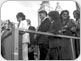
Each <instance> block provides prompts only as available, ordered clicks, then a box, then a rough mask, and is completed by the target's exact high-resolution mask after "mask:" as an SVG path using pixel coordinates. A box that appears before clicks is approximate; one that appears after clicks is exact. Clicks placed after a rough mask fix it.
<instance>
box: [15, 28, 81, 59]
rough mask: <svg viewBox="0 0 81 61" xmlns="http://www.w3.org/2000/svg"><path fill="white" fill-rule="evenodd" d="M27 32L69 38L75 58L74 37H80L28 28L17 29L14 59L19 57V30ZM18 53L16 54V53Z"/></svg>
mask: <svg viewBox="0 0 81 61" xmlns="http://www.w3.org/2000/svg"><path fill="white" fill-rule="evenodd" d="M23 30H24V32H26V33H34V34H41V35H47V36H53V37H55V36H57V37H62V38H69V39H70V43H71V48H72V54H73V59H75V51H74V46H73V39H80V37H74V36H67V35H57V34H52V33H48V32H40V31H32V30H26V29H15V36H16V37H15V45H14V46H15V47H14V59H16V60H17V59H18V55H19V54H18V49H19V48H18V41H19V39H18V37H19V35H18V34H19V31H23ZM15 53H16V54H15Z"/></svg>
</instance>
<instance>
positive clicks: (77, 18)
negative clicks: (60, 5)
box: [73, 10, 80, 58]
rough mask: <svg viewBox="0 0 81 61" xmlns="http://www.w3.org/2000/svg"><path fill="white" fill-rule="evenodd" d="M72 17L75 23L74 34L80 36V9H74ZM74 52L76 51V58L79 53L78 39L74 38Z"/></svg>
mask: <svg viewBox="0 0 81 61" xmlns="http://www.w3.org/2000/svg"><path fill="white" fill-rule="evenodd" d="M73 15H74V18H75V20H76V21H75V24H76V28H75V29H76V33H75V36H76V37H80V11H79V10H75V11H74V12H73ZM75 52H76V58H78V57H79V55H80V40H75Z"/></svg>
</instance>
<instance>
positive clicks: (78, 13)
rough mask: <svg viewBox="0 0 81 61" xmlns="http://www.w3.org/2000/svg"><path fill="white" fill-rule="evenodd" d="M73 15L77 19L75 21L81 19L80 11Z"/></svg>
mask: <svg viewBox="0 0 81 61" xmlns="http://www.w3.org/2000/svg"><path fill="white" fill-rule="evenodd" d="M73 15H74V18H75V19H79V18H80V11H79V10H75V11H74V12H73Z"/></svg>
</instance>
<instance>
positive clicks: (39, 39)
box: [35, 10, 50, 60]
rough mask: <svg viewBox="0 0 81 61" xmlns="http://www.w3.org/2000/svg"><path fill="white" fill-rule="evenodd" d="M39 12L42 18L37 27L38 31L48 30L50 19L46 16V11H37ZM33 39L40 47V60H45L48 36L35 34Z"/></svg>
mask: <svg viewBox="0 0 81 61" xmlns="http://www.w3.org/2000/svg"><path fill="white" fill-rule="evenodd" d="M39 14H40V18H41V19H42V22H41V24H40V26H39V27H38V31H41V32H48V31H49V27H50V21H49V18H47V12H46V11H44V10H42V11H40V12H39ZM35 40H36V43H37V44H38V46H39V49H40V60H45V58H46V55H47V52H48V44H49V42H48V38H47V36H45V35H40V34H37V36H36V38H35Z"/></svg>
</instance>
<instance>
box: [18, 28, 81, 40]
mask: <svg viewBox="0 0 81 61" xmlns="http://www.w3.org/2000/svg"><path fill="white" fill-rule="evenodd" d="M18 30H20V31H24V32H26V33H35V34H41V35H47V36H56V37H62V38H72V39H80V37H74V36H66V35H57V34H52V33H49V32H40V31H32V30H26V29H18Z"/></svg>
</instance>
